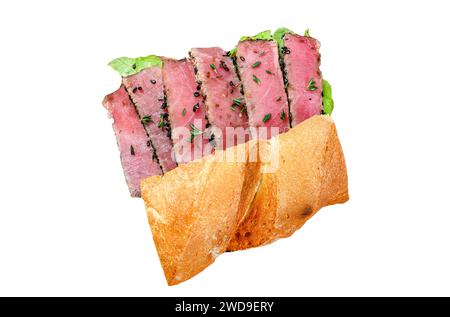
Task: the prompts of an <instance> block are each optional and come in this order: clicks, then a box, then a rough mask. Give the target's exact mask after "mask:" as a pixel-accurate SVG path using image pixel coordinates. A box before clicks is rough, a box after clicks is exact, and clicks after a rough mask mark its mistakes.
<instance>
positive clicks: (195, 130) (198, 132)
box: [189, 123, 203, 143]
mask: <svg viewBox="0 0 450 317" xmlns="http://www.w3.org/2000/svg"><path fill="white" fill-rule="evenodd" d="M189 126H190V128H191V130H189V133H190V134H191V139H190V141H191V143H192V141H193V140H194V138H195V137H196V136H198V135H202V134H203V131H201V130H199V129H198V128H197V127H196V126H195V125H194V124H192V123H191V124H189Z"/></svg>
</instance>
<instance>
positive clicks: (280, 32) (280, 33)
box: [273, 28, 295, 52]
mask: <svg viewBox="0 0 450 317" xmlns="http://www.w3.org/2000/svg"><path fill="white" fill-rule="evenodd" d="M285 34H295V32H294V31H291V30H289V29H288V28H278V29H277V30H276V31H275V33H273V39H274V40H275V42H277V44H278V48H279V50H280V52H281V49H282V48H283V47H284V35H285Z"/></svg>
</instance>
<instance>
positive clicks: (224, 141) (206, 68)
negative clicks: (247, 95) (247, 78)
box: [190, 47, 248, 149]
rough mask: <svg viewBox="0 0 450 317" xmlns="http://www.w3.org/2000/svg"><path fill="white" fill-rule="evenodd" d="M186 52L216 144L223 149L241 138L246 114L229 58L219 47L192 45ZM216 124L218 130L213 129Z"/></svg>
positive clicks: (238, 81)
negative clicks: (189, 58) (192, 64)
mask: <svg viewBox="0 0 450 317" xmlns="http://www.w3.org/2000/svg"><path fill="white" fill-rule="evenodd" d="M190 55H191V58H192V61H193V63H194V66H195V69H196V79H197V82H198V83H199V85H200V87H201V93H202V95H203V97H204V100H205V106H206V112H207V116H208V121H209V123H210V124H211V125H212V131H213V133H214V141H215V146H216V148H219V149H225V148H226V147H230V146H234V145H237V144H239V143H243V142H245V141H246V140H247V139H248V135H247V133H246V132H247V128H248V117H247V112H246V108H245V100H244V98H243V95H242V93H241V87H240V85H241V84H240V80H239V78H238V76H237V74H236V70H235V67H234V64H233V60H232V59H231V57H229V56H228V55H227V54H226V52H225V51H224V50H223V49H221V48H220V47H211V48H193V49H192V50H191V52H190ZM216 128H217V129H219V131H215V129H216ZM227 128H229V129H228V133H227ZM237 128H241V129H237ZM214 131H215V132H214Z"/></svg>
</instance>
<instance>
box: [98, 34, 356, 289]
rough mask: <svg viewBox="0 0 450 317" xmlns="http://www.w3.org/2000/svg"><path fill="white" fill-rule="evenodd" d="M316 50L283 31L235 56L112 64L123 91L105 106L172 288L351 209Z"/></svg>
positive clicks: (249, 43)
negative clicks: (323, 211) (226, 259)
mask: <svg viewBox="0 0 450 317" xmlns="http://www.w3.org/2000/svg"><path fill="white" fill-rule="evenodd" d="M319 48H320V43H319V41H318V40H317V39H314V38H312V37H311V36H310V34H309V30H307V31H306V32H305V33H304V34H303V35H299V34H296V33H295V32H293V31H291V30H289V29H287V28H280V29H278V30H276V31H275V32H274V33H273V34H272V32H271V31H264V32H261V33H258V34H257V35H255V36H243V37H241V39H240V40H239V42H238V43H237V45H236V47H235V48H233V49H232V50H230V51H225V50H223V49H221V48H219V47H211V48H192V49H191V50H190V51H189V53H188V57H187V58H182V59H173V58H167V57H159V56H155V55H149V56H147V57H139V58H128V57H121V58H118V59H115V60H113V61H112V62H111V63H110V66H112V67H113V69H115V70H116V71H117V72H119V74H120V75H121V77H122V84H121V86H120V88H119V89H118V90H117V91H116V92H114V93H112V94H110V95H108V96H106V97H105V99H104V103H103V104H104V106H105V107H106V108H107V110H108V112H109V114H110V116H111V117H112V118H113V119H114V123H113V129H114V131H115V133H116V138H117V143H118V145H119V150H120V157H121V162H122V167H123V170H124V174H125V179H126V181H127V184H128V187H129V191H130V193H131V196H133V197H142V199H143V200H144V203H145V208H146V212H147V216H148V220H149V224H150V227H151V230H152V234H153V240H154V243H155V246H156V248H157V251H158V255H159V258H160V261H161V265H162V267H163V270H164V273H165V276H166V280H167V283H168V284H169V285H175V284H178V283H181V282H183V281H186V280H188V279H190V278H192V277H193V276H195V275H196V274H198V273H199V272H201V271H202V270H203V269H205V268H206V267H207V266H209V265H210V264H211V263H213V262H214V260H215V259H216V258H217V257H218V256H219V255H220V254H222V253H224V252H227V251H238V250H244V249H247V248H253V247H259V246H263V245H266V244H269V243H272V242H274V241H275V240H277V239H279V238H285V237H289V236H291V235H292V234H293V233H294V232H295V231H296V230H298V229H299V228H301V227H302V226H303V224H304V223H305V222H306V221H307V220H308V219H309V218H311V217H312V216H313V215H314V214H315V213H316V212H317V211H318V210H319V209H320V208H322V207H325V206H328V205H333V204H338V203H345V202H346V201H347V200H348V199H349V196H348V180H347V171H346V165H345V159H344V155H343V151H342V148H341V144H340V141H339V138H338V135H337V130H336V126H335V124H334V121H333V120H332V118H331V116H330V115H331V113H332V111H333V109H334V101H333V99H332V95H331V93H332V91H331V86H330V84H329V83H328V81H326V80H324V79H323V78H322V73H321V71H320V53H319Z"/></svg>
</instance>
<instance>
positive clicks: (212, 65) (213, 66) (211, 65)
mask: <svg viewBox="0 0 450 317" xmlns="http://www.w3.org/2000/svg"><path fill="white" fill-rule="evenodd" d="M209 67H211V69H212V70H213V71H214V72H216V73H217V68H216V65H214V64H209Z"/></svg>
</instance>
